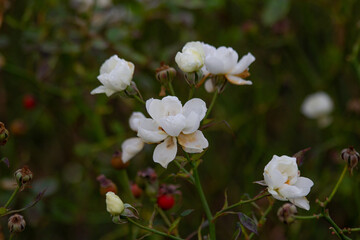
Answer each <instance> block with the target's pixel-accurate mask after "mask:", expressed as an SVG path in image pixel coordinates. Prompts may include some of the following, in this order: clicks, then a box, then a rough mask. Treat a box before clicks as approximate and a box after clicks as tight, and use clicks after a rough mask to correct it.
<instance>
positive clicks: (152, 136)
mask: <svg viewBox="0 0 360 240" xmlns="http://www.w3.org/2000/svg"><path fill="white" fill-rule="evenodd" d="M137 135H138V137H140V138H141V139H142V140H143V141H144V142H145V143H158V142H161V141H162V140H164V139H165V138H167V137H168V135H167V134H166V133H165V132H164V131H163V130H162V129H161V128H160V126H159V125H158V124H157V123H156V122H155V121H154V120H153V119H150V118H145V119H141V120H140V122H139V127H138V134H137Z"/></svg>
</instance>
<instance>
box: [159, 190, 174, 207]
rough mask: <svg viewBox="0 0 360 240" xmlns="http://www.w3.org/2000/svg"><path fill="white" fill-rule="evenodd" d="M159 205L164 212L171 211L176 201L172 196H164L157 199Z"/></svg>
mask: <svg viewBox="0 0 360 240" xmlns="http://www.w3.org/2000/svg"><path fill="white" fill-rule="evenodd" d="M157 204H158V205H159V207H160V208H161V209H163V210H169V209H171V208H172V207H173V206H174V204H175V199H174V197H173V196H172V195H170V194H164V195H161V196H159V197H158V198H157Z"/></svg>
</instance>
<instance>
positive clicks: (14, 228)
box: [8, 214, 26, 233]
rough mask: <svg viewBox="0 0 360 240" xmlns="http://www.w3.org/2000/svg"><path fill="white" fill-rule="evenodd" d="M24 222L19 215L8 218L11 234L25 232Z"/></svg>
mask: <svg viewBox="0 0 360 240" xmlns="http://www.w3.org/2000/svg"><path fill="white" fill-rule="evenodd" d="M25 226H26V222H25V219H24V217H23V216H21V215H20V214H14V215H12V216H11V217H10V218H9V221H8V227H9V231H10V232H11V233H17V232H22V231H24V230H25Z"/></svg>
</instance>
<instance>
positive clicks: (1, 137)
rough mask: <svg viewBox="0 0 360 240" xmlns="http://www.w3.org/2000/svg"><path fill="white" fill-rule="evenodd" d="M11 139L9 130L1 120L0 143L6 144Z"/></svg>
mask: <svg viewBox="0 0 360 240" xmlns="http://www.w3.org/2000/svg"><path fill="white" fill-rule="evenodd" d="M8 139H9V131H8V130H7V129H6V128H5V125H4V123H2V122H0V145H2V146H3V145H5V144H6V143H7V141H8Z"/></svg>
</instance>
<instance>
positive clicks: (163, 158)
mask: <svg viewBox="0 0 360 240" xmlns="http://www.w3.org/2000/svg"><path fill="white" fill-rule="evenodd" d="M176 153H177V144H176V138H174V137H168V138H167V139H165V141H164V142H162V143H160V144H159V145H157V146H156V148H155V150H154V154H153V159H154V162H157V163H159V164H160V165H161V166H163V167H164V168H167V165H168V164H169V163H170V162H171V161H172V160H174V159H175V157H176Z"/></svg>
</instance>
